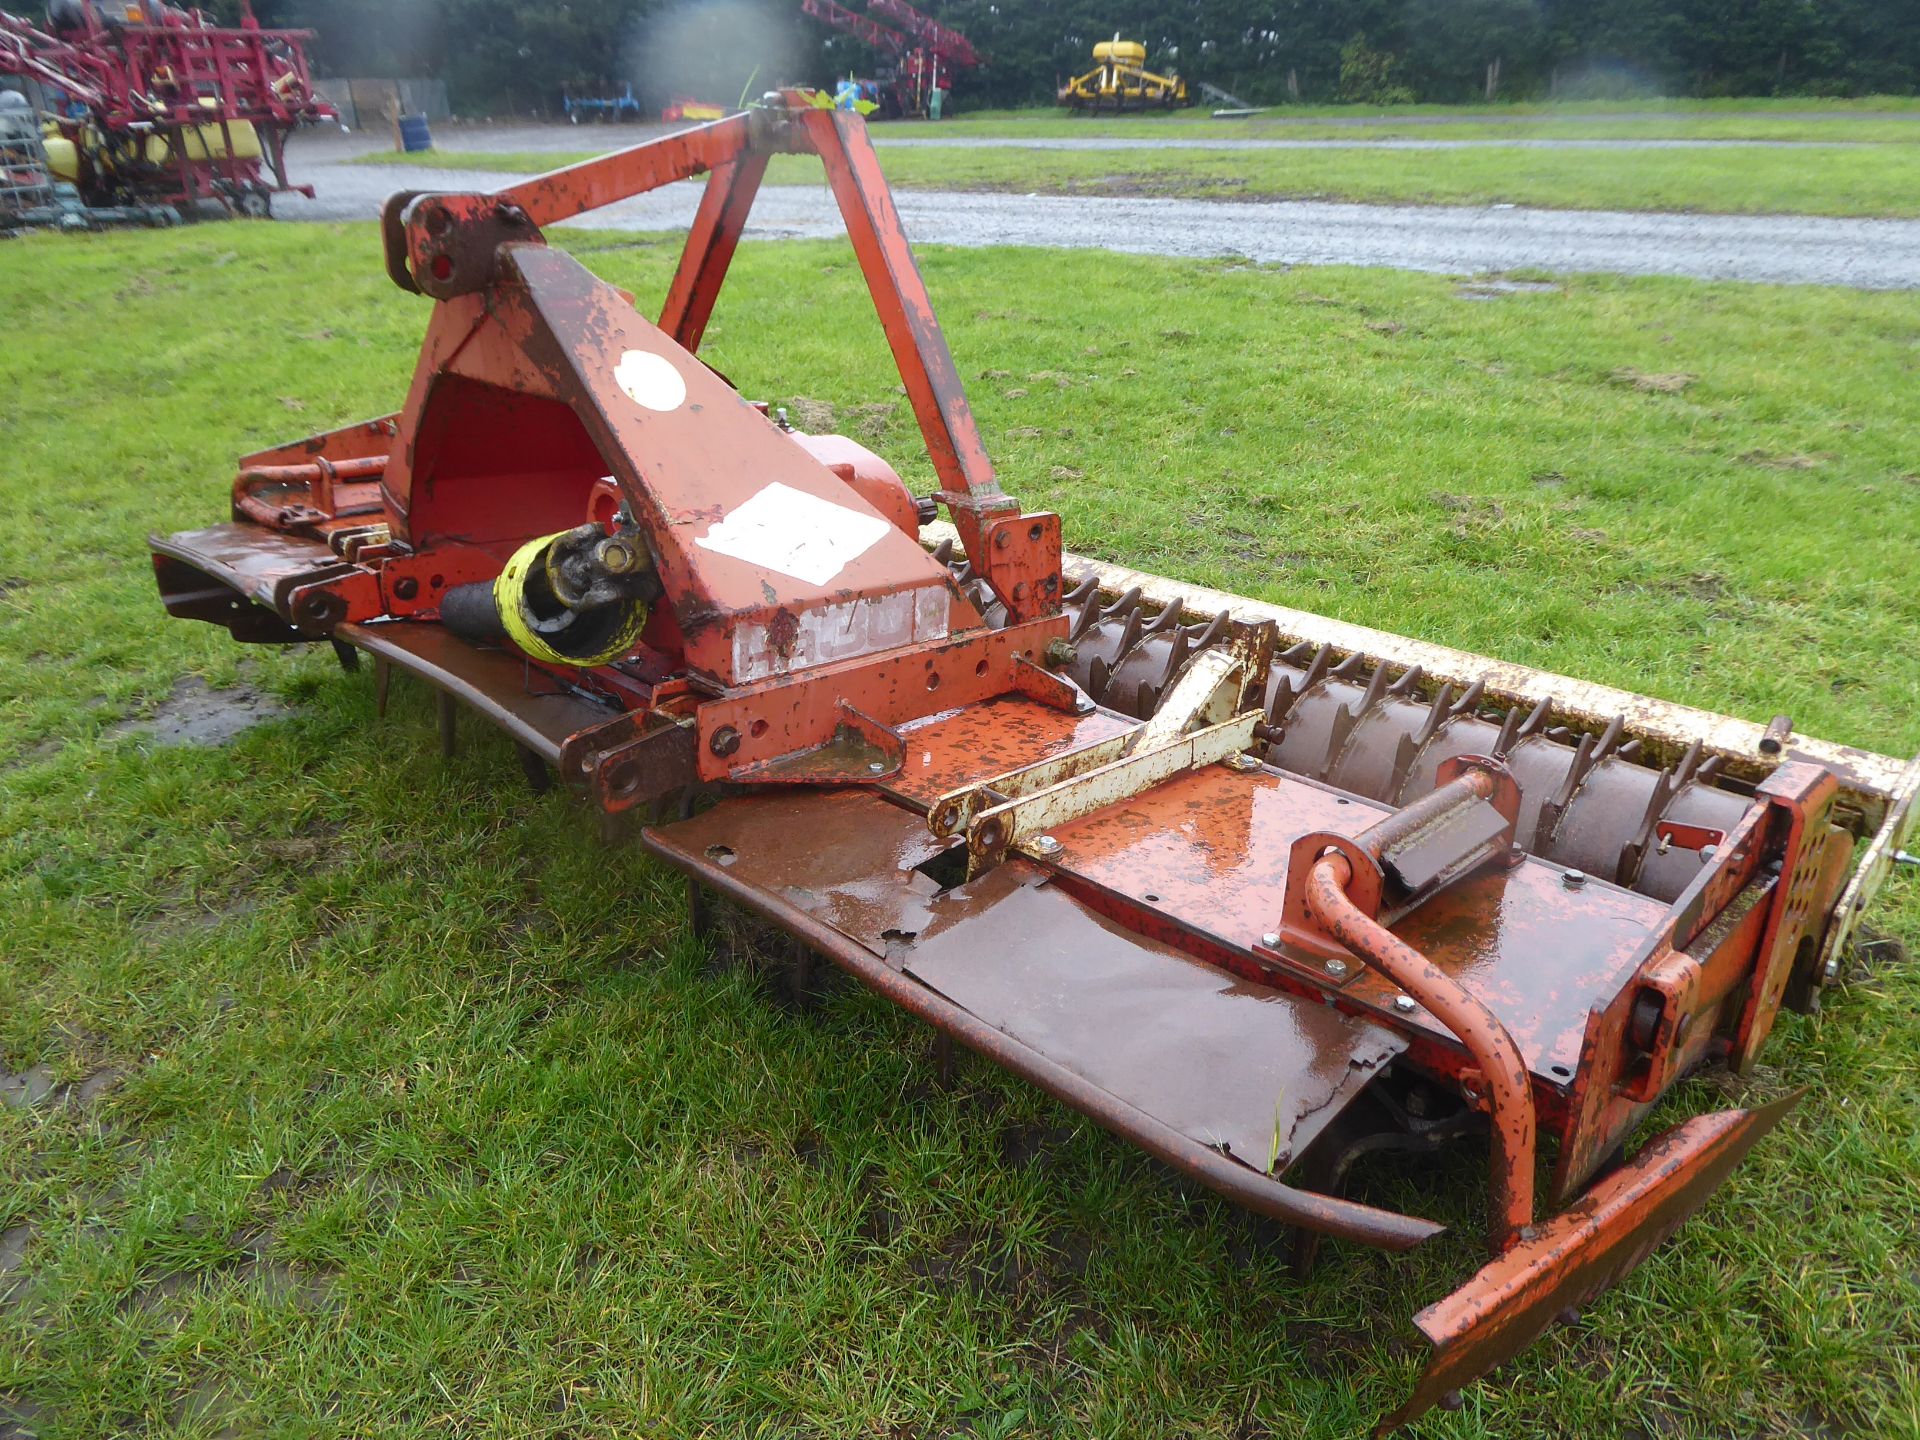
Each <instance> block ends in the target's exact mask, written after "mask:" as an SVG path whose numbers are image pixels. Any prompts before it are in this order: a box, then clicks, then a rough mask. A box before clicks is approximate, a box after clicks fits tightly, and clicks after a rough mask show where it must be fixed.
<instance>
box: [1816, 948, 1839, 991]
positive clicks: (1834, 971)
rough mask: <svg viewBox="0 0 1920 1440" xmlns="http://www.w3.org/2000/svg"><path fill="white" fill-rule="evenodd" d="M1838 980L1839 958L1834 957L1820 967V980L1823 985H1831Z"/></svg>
mask: <svg viewBox="0 0 1920 1440" xmlns="http://www.w3.org/2000/svg"><path fill="white" fill-rule="evenodd" d="M1839 978H1840V957H1839V956H1838V955H1835V956H1834V957H1833V958H1832V959H1830V960H1828V961H1827V963H1826V964H1825V965H1824V966H1822V967H1821V970H1820V979H1821V982H1822V983H1823V984H1827V985H1831V984H1832V983H1833V982H1834V981H1836V980H1838V979H1839Z"/></svg>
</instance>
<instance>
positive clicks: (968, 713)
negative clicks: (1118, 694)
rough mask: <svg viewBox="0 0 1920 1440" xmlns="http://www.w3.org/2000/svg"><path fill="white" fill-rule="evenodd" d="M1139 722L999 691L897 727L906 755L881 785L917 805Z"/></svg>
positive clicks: (1110, 734)
mask: <svg viewBox="0 0 1920 1440" xmlns="http://www.w3.org/2000/svg"><path fill="white" fill-rule="evenodd" d="M1139 724H1140V722H1139V721H1138V720H1132V719H1128V718H1127V717H1125V716H1122V715H1114V714H1111V713H1109V712H1107V711H1102V710H1094V711H1091V712H1089V713H1088V714H1085V715H1074V714H1071V713H1069V712H1067V711H1065V710H1056V709H1054V708H1053V707H1052V706H1050V705H1043V704H1041V703H1040V702H1039V701H1038V700H1032V699H1029V698H1028V697H1026V696H1024V695H1003V696H1001V697H999V698H998V699H994V700H989V701H987V702H986V703H985V704H983V705H969V706H967V707H966V708H965V709H963V710H949V711H945V712H943V713H941V714H938V715H930V716H928V717H927V718H926V719H925V720H918V721H914V722H912V723H911V724H907V725H902V726H901V727H900V737H901V739H903V740H904V741H905V742H906V746H907V753H906V759H905V762H904V763H903V764H902V765H901V767H900V774H899V775H898V776H897V777H895V778H894V779H892V780H890V781H888V782H887V787H886V788H887V789H888V791H889V792H891V793H892V794H895V795H897V796H899V797H900V798H901V799H902V800H904V801H906V802H907V803H908V804H911V805H918V806H921V807H925V806H927V805H931V804H932V803H933V802H934V801H935V800H937V799H939V798H940V797H941V796H942V795H944V794H946V793H947V792H948V791H949V790H957V789H959V788H960V787H961V786H963V785H970V784H973V783H975V782H976V781H980V780H985V779H987V778H988V777H989V776H993V775H1000V774H1004V773H1005V772H1006V771H1008V770H1015V769H1018V768H1019V767H1021V766H1023V765H1033V764H1036V763H1038V762H1039V761H1042V760H1048V759H1051V758H1052V757H1053V756H1055V755H1063V754H1065V753H1067V752H1068V751H1070V750H1080V749H1084V748H1085V747H1087V746H1089V745H1092V744H1095V743H1097V742H1098V741H1101V740H1105V739H1107V738H1109V737H1110V736H1114V735H1120V734H1123V733H1125V732H1126V731H1128V730H1134V729H1138V728H1139Z"/></svg>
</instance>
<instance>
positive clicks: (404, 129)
mask: <svg viewBox="0 0 1920 1440" xmlns="http://www.w3.org/2000/svg"><path fill="white" fill-rule="evenodd" d="M400 148H401V149H402V150H404V151H406V152H407V153H408V154H409V155H411V154H413V153H414V152H416V151H419V150H431V149H432V148H433V132H432V131H430V130H428V129H427V117H426V116H424V115H402V116H401V117H400Z"/></svg>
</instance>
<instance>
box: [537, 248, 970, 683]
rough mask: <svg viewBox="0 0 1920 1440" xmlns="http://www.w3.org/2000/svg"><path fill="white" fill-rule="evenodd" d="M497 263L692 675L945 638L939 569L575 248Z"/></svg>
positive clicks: (750, 672) (945, 580) (777, 667)
mask: <svg viewBox="0 0 1920 1440" xmlns="http://www.w3.org/2000/svg"><path fill="white" fill-rule="evenodd" d="M502 265H503V267H504V269H505V271H506V278H505V282H504V283H505V285H506V289H507V292H508V294H507V297H503V298H505V299H506V303H507V304H508V305H509V306H510V307H511V308H513V309H514V310H516V311H517V315H516V316H515V317H514V319H515V323H516V328H519V329H520V334H519V335H518V337H517V338H518V339H519V341H520V344H521V345H522V346H523V347H524V349H525V352H526V354H527V356H528V357H529V358H530V359H531V360H532V361H533V363H534V364H535V365H536V366H538V367H540V368H542V369H544V370H545V371H546V373H547V374H548V375H550V376H552V377H553V379H554V382H555V384H556V386H557V387H558V390H559V393H560V395H561V398H563V399H565V400H567V401H568V402H569V403H570V404H571V405H572V406H573V407H574V409H575V410H576V412H577V413H578V414H579V416H580V418H581V420H582V422H583V423H584V425H585V427H586V431H587V433H588V435H589V436H590V437H591V438H592V440H593V441H594V444H595V446H596V448H597V449H598V450H599V452H600V454H601V455H602V456H604V457H605V458H606V462H607V465H608V469H609V473H611V474H613V475H614V476H615V478H616V479H617V480H618V481H619V482H620V487H621V491H622V494H623V495H624V496H625V498H626V501H627V504H628V506H629V507H630V509H631V511H632V514H633V518H634V520H635V521H636V522H637V523H638V524H639V525H640V526H641V527H642V528H643V529H645V531H646V532H647V537H648V539H649V541H650V542H651V544H652V547H653V553H654V560H655V562H656V564H657V566H658V568H659V573H660V578H661V582H662V583H663V585H664V586H665V588H666V594H667V596H668V598H669V601H670V603H671V604H672V606H673V609H674V613H675V616H676V617H677V619H678V621H679V629H680V636H681V640H682V642H683V644H684V646H685V649H686V655H687V660H688V663H689V664H690V665H691V666H692V667H693V668H695V669H696V670H700V671H704V672H705V673H707V674H709V675H712V676H714V677H715V678H716V679H717V680H719V681H720V682H721V683H723V684H729V685H740V684H747V683H750V682H753V681H756V680H761V679H764V678H766V677H768V676H771V675H777V674H784V673H788V672H790V671H793V670H797V669H801V668H804V667H808V666H815V665H820V664H822V663H826V662H829V661H834V660H840V659H848V658H853V657H855V656H859V655H865V654H872V653H875V652H877V651H880V650H883V649H893V648H898V647H901V646H904V645H908V644H912V643H915V642H920V641H929V640H939V639H942V638H944V637H945V636H946V634H947V632H948V628H949V623H950V620H949V612H950V609H951V604H950V595H951V592H952V582H951V580H950V578H949V577H948V575H947V572H946V570H945V568H944V567H942V566H940V565H938V564H936V563H935V562H934V561H933V560H931V559H930V558H929V557H928V556H927V554H926V552H925V551H923V550H922V549H921V548H920V547H919V546H918V545H916V544H915V543H914V541H913V540H912V539H910V538H909V537H908V536H906V535H904V534H902V533H901V532H900V530H899V529H898V528H897V527H895V526H894V525H892V524H890V523H889V522H888V521H887V520H886V518H885V517H884V516H882V515H881V514H880V513H879V512H878V511H877V510H875V509H874V508H873V507H872V506H870V505H868V504H867V503H866V501H864V500H862V499H861V498H860V497H859V496H858V495H857V494H856V493H855V492H853V491H852V490H851V489H850V488H849V487H848V486H847V485H846V484H845V483H844V482H843V481H841V480H840V479H839V477H838V476H836V475H834V474H833V473H832V472H831V471H829V470H828V469H827V468H826V467H825V466H824V465H822V464H821V463H820V462H819V461H818V460H815V459H814V458H813V457H812V456H811V455H808V454H807V453H806V452H805V451H804V450H802V449H801V448H800V447H799V446H797V445H794V444H793V443H792V442H791V441H790V440H788V439H787V438H786V437H785V436H784V435H782V434H781V433H780V431H779V430H778V429H777V428H776V427H775V426H774V425H773V424H772V422H771V421H769V420H767V419H766V417H765V416H763V415H761V414H760V413H759V412H758V411H757V410H756V409H755V408H754V407H753V406H752V405H750V404H749V403H748V402H747V401H746V400H744V399H742V398H741V396H740V395H739V393H738V392H737V391H735V390H734V389H733V387H732V386H731V385H729V384H727V382H726V381H724V380H722V379H721V378H720V377H719V376H717V375H715V374H714V373H713V372H712V371H711V370H709V369H708V368H707V367H706V366H704V365H702V364H701V363H700V362H699V361H697V360H695V359H694V358H693V356H692V355H690V354H688V353H687V352H686V351H685V350H683V349H681V348H680V347H679V346H678V345H676V344H675V343H674V342H673V341H672V340H671V339H670V338H669V337H668V336H667V335H666V334H664V333H663V332H662V331H660V330H659V329H658V328H657V327H656V326H654V325H653V324H652V322H650V321H648V320H646V319H644V318H643V317H642V316H640V315H639V314H638V313H637V312H636V311H635V310H634V309H633V307H632V305H631V304H629V303H627V302H626V301H625V300H624V299H623V298H622V297H621V296H620V295H619V294H618V292H616V291H615V290H614V289H613V287H611V286H610V285H607V284H606V283H605V282H603V281H601V280H599V279H597V278H596V277H595V276H594V275H592V274H591V273H590V272H589V271H588V270H586V268H585V267H583V266H582V265H581V264H580V263H579V262H578V261H577V260H575V259H573V258H572V257H571V256H569V255H566V254H563V253H562V252H560V251H556V250H551V249H548V248H547V247H546V246H544V245H509V246H507V247H505V248H504V249H503V251H502ZM636 375H637V376H639V377H640V380H639V381H636V380H634V379H633V378H631V377H633V376H636ZM643 383H653V384H655V385H657V387H658V391H659V393H653V392H650V391H648V390H645V389H642V388H641V386H642V384H643ZM630 390H631V391H633V392H634V393H629V391H630ZM635 393H637V394H640V395H641V396H642V399H640V400H637V399H636V398H634V394H635ZM643 400H644V401H649V402H652V403H643ZM723 417H726V418H727V419H732V420H733V421H734V423H732V424H727V423H725V420H724V419H723ZM749 517H752V518H751V519H749ZM802 547H811V549H810V550H807V551H805V552H804V553H803V551H802ZM847 698H849V699H854V700H856V701H857V700H858V698H859V697H855V696H849V697H847Z"/></svg>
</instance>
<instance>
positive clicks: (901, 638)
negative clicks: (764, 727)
mask: <svg viewBox="0 0 1920 1440" xmlns="http://www.w3.org/2000/svg"><path fill="white" fill-rule="evenodd" d="M947 616H948V605H947V591H946V587H945V586H941V585H928V586H924V587H922V588H921V589H919V590H895V591H892V592H891V593H889V594H886V595H874V596H871V597H869V598H867V599H865V600H852V601H847V602H845V603H843V604H839V605H823V606H821V607H820V608H818V609H807V610H801V611H799V612H798V614H797V618H798V620H799V622H800V624H799V628H798V629H793V628H791V627H789V628H788V629H787V630H786V631H785V633H784V634H783V636H782V643H781V644H780V645H775V644H774V640H773V635H772V633H771V629H770V627H768V626H766V625H754V624H739V625H736V626H735V627H734V630H733V679H734V683H736V684H740V685H744V684H746V683H747V682H748V681H750V680H764V679H765V678H766V677H767V676H769V675H780V674H784V673H786V672H787V671H790V670H804V669H805V668H806V667H808V666H809V665H825V664H828V663H829V662H831V661H834V660H851V659H854V658H856V657H857V656H861V655H872V654H874V653H876V652H877V651H881V650H897V649H899V648H900V647H901V646H903V645H912V644H914V643H916V642H917V641H921V640H944V639H945V638H946V636H947Z"/></svg>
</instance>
